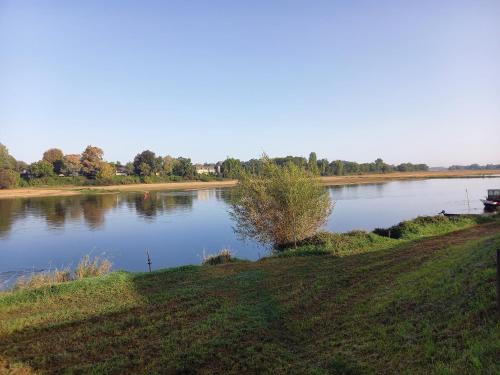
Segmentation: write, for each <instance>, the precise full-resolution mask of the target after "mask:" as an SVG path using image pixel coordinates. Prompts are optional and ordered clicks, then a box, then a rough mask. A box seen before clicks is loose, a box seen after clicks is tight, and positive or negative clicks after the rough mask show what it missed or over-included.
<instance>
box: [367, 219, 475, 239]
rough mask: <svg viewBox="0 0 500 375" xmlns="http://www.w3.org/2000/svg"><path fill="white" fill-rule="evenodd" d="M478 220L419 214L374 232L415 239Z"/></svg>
mask: <svg viewBox="0 0 500 375" xmlns="http://www.w3.org/2000/svg"><path fill="white" fill-rule="evenodd" d="M475 223H476V220H475V219H473V218H471V217H467V216H458V217H446V216H441V215H438V216H419V217H417V218H416V219H413V220H406V221H402V222H401V223H399V224H397V225H394V226H392V227H390V228H387V229H383V228H376V229H375V230H374V231H373V232H374V233H376V234H378V235H380V236H385V237H390V238H397V239H414V238H418V237H422V236H432V235H438V234H443V233H447V232H449V231H452V230H457V229H461V228H466V227H468V226H471V225H474V224H475Z"/></svg>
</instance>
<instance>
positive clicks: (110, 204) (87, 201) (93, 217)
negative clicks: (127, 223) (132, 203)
mask: <svg viewBox="0 0 500 375" xmlns="http://www.w3.org/2000/svg"><path fill="white" fill-rule="evenodd" d="M117 203H118V200H117V196H116V195H114V194H102V195H89V196H86V197H84V199H82V201H81V209H82V213H83V218H84V219H85V221H86V223H87V224H88V225H89V227H90V228H92V229H97V228H100V227H101V226H102V225H103V224H104V216H105V215H106V212H107V211H108V210H110V209H112V208H114V207H116V206H117Z"/></svg>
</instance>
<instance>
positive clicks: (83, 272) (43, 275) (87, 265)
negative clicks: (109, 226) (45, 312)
mask: <svg viewBox="0 0 500 375" xmlns="http://www.w3.org/2000/svg"><path fill="white" fill-rule="evenodd" d="M111 267H112V263H111V262H110V261H109V260H108V259H102V258H100V257H94V258H92V259H91V258H90V256H88V255H85V256H84V257H83V259H82V260H81V261H80V263H78V266H77V267H76V269H75V271H74V272H71V270H70V269H69V268H65V269H62V270H59V269H55V270H49V271H46V272H39V273H33V274H32V275H30V276H28V277H21V278H20V279H19V280H18V281H17V282H16V285H15V286H14V290H25V289H36V288H40V287H43V286H50V285H55V284H60V283H65V282H68V281H72V280H78V279H84V278H87V277H95V276H104V275H106V274H108V273H110V272H111Z"/></svg>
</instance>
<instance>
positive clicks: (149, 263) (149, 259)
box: [146, 250, 152, 272]
mask: <svg viewBox="0 0 500 375" xmlns="http://www.w3.org/2000/svg"><path fill="white" fill-rule="evenodd" d="M146 255H147V256H148V267H149V272H151V263H152V262H151V257H150V256H149V251H148V250H146Z"/></svg>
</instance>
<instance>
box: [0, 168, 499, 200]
mask: <svg viewBox="0 0 500 375" xmlns="http://www.w3.org/2000/svg"><path fill="white" fill-rule="evenodd" d="M494 175H500V170H475V171H469V170H456V171H436V172H394V173H387V174H379V173H378V174H364V175H352V176H331V177H330V176H329V177H321V181H322V182H323V183H324V184H325V185H328V186H335V185H355V184H376V183H382V182H387V181H396V180H415V179H430V178H466V177H470V178H479V177H491V176H494ZM236 184H237V181H236V180H224V181H210V182H202V181H184V182H165V183H156V184H130V185H110V186H62V187H40V188H19V189H5V190H0V199H5V198H33V197H50V196H70V195H79V194H88V193H116V192H120V191H141V192H142V191H154V190H198V189H211V188H220V187H232V186H235V185H236Z"/></svg>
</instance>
